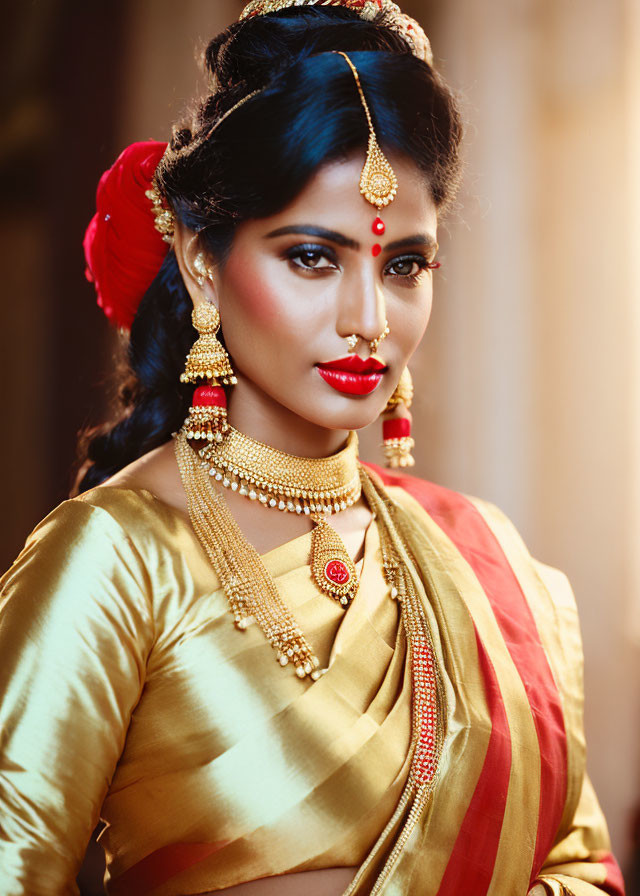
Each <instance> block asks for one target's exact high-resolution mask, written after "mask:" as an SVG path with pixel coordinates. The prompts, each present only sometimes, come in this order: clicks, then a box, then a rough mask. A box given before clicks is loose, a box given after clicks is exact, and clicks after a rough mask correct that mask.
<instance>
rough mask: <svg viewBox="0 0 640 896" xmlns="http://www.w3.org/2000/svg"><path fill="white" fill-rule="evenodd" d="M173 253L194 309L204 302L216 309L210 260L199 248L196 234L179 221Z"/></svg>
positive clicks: (175, 232) (177, 222)
mask: <svg viewBox="0 0 640 896" xmlns="http://www.w3.org/2000/svg"><path fill="white" fill-rule="evenodd" d="M173 251H174V252H175V256H176V261H177V262H178V267H179V268H180V273H181V274H182V279H183V281H184V285H185V286H186V288H187V292H188V293H189V295H190V296H191V301H192V302H193V305H194V307H195V306H196V305H197V304H198V303H199V302H202V301H203V300H205V301H207V302H212V303H213V304H214V305H215V306H216V308H217V307H218V300H217V296H216V290H215V285H214V281H213V267H212V264H211V260H210V259H209V258H208V256H207V254H206V253H205V252H204V250H203V249H202V248H201V243H200V238H199V236H198V234H197V233H194V232H193V231H192V230H189V229H188V228H187V227H185V226H184V224H182V223H181V222H180V221H176V224H175V230H174V234H173ZM198 257H199V258H198Z"/></svg>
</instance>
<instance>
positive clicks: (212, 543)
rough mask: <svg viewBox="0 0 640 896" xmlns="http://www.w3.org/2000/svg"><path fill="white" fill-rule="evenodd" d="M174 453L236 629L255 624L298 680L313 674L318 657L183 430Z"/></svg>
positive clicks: (192, 516)
mask: <svg viewBox="0 0 640 896" xmlns="http://www.w3.org/2000/svg"><path fill="white" fill-rule="evenodd" d="M175 451H176V458H177V461H178V467H179V468H180V476H181V478H182V483H183V486H184V490H185V493H186V496H187V505H188V508H189V517H190V519H191V523H192V525H193V528H194V530H195V533H196V535H197V536H198V538H199V539H200V543H201V544H202V546H203V547H204V549H205V551H206V552H207V554H208V556H209V559H210V560H211V564H212V566H213V568H214V569H215V571H216V574H217V576H218V578H219V580H220V585H221V586H222V588H223V589H224V592H225V594H226V596H227V600H228V601H229V607H230V609H231V612H232V613H233V617H234V620H235V624H236V627H237V628H238V629H240V630H241V631H243V630H244V629H246V628H248V626H249V625H250V624H251V623H252V622H255V623H256V624H257V625H258V626H259V627H260V628H261V630H262V631H263V632H264V634H265V636H266V638H267V640H268V641H269V643H270V644H271V646H272V647H273V649H274V650H275V651H276V659H277V661H278V662H279V663H280V665H281V666H288V665H289V663H291V665H293V666H294V668H295V673H296V675H297V676H298V677H299V678H305V677H306V676H307V675H309V676H310V677H311V678H313V679H314V680H315V679H317V678H319V677H320V675H321V674H322V673H321V671H320V669H319V666H320V662H319V660H318V658H317V657H316V656H315V655H314V653H313V651H312V649H311V646H310V645H309V642H308V641H307V639H306V638H305V637H304V635H303V634H302V631H301V630H300V628H299V626H298V624H297V623H296V621H295V619H294V617H293V615H292V614H291V613H290V611H289V609H288V608H287V606H286V604H285V603H284V602H283V600H282V598H281V597H280V595H279V594H278V589H277V587H276V583H275V582H274V581H273V577H272V576H271V575H270V574H269V572H268V570H267V569H266V567H265V565H264V563H263V562H262V560H261V559H260V555H259V554H258V552H257V551H256V549H255V548H254V547H253V545H251V544H249V542H248V541H247V540H246V538H245V537H244V535H243V534H242V531H241V530H240V527H239V526H238V524H237V523H236V521H235V520H234V518H233V517H232V515H231V513H230V512H229V508H228V507H227V505H226V502H225V500H224V498H223V496H222V494H221V493H220V492H217V491H214V488H213V484H212V482H211V479H210V477H209V476H207V474H206V472H205V471H204V470H203V468H202V466H201V465H200V464H199V463H198V457H197V455H196V453H195V452H194V451H193V450H192V449H191V447H190V446H189V443H188V442H187V438H186V435H185V433H184V432H180V433H179V434H178V435H177V436H176V439H175Z"/></svg>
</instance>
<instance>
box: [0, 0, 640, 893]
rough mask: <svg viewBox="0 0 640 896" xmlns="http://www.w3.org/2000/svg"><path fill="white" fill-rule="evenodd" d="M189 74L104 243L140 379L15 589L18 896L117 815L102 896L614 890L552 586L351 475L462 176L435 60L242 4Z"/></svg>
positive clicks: (399, 405) (101, 271)
mask: <svg viewBox="0 0 640 896" xmlns="http://www.w3.org/2000/svg"><path fill="white" fill-rule="evenodd" d="M206 60H207V65H208V68H209V71H210V74H211V76H212V80H213V89H212V93H211V95H210V96H209V97H208V98H207V99H206V100H205V101H204V102H203V103H202V104H201V106H200V107H199V109H198V111H197V113H196V114H195V116H194V121H193V123H192V124H190V125H189V126H185V127H183V128H180V129H178V130H176V132H175V133H174V135H173V138H172V141H171V143H170V145H169V146H168V147H166V146H165V145H163V144H154V143H148V144H136V145H134V146H133V147H130V148H129V149H128V150H126V151H125V153H123V155H122V156H121V157H120V159H119V160H118V161H117V162H116V164H115V165H114V167H113V168H112V169H110V171H109V172H107V173H106V174H105V176H104V178H103V180H102V181H101V185H100V188H99V191H98V213H97V215H96V217H95V218H94V220H93V221H92V224H91V226H90V228H89V230H88V231H87V238H86V241H85V248H86V252H87V259H88V264H89V275H90V277H91V278H92V279H93V280H94V282H95V284H96V287H97V290H98V296H99V302H100V304H101V305H102V307H103V309H104V310H105V312H106V313H107V314H108V316H109V317H110V319H111V320H113V322H114V323H116V324H117V325H119V326H121V327H123V328H125V329H129V328H130V342H129V358H130V363H131V368H132V373H133V379H132V380H131V381H130V382H129V383H127V384H125V386H124V387H123V396H124V399H125V404H126V408H125V414H124V416H123V417H122V419H121V420H120V421H119V422H117V423H116V425H115V426H113V427H111V428H108V429H107V430H106V431H105V432H104V433H102V434H100V435H97V436H96V437H95V438H94V439H93V440H92V441H91V443H90V444H89V448H88V460H87V464H86V467H85V469H84V474H83V478H82V481H81V483H80V486H79V491H80V492H81V494H80V496H79V497H76V498H74V499H72V500H70V501H68V502H65V503H64V504H62V505H61V506H60V507H58V508H57V509H56V510H54V511H53V513H52V514H50V516H49V517H47V518H46V519H45V520H44V521H43V522H42V523H41V524H40V525H39V526H38V527H37V528H36V530H35V531H34V533H33V534H32V535H31V536H30V538H29V539H28V541H27V544H26V546H25V549H24V551H23V552H22V554H21V555H20V557H19V558H18V560H17V561H16V563H15V564H14V566H13V567H12V569H11V570H10V571H9V572H8V573H7V575H6V576H5V578H4V580H3V605H2V614H1V615H0V652H1V654H2V657H3V662H2V665H1V668H0V688H1V692H2V709H1V714H2V731H3V735H2V737H3V740H2V743H3V754H2V777H1V778H0V781H1V785H0V800H1V802H0V807H1V813H2V814H1V815H0V830H2V838H1V839H0V882H1V884H2V887H1V891H2V893H3V894H17V893H29V894H54V893H56V894H57V893H67V892H74V884H73V880H74V877H75V874H76V872H77V869H78V866H79V864H80V862H81V859H82V854H83V851H84V848H85V846H86V842H87V839H88V837H89V835H90V832H91V830H92V828H93V826H94V825H95V824H96V822H97V821H98V819H99V818H102V819H103V820H104V821H105V822H106V824H107V828H106V831H105V833H104V835H103V837H102V838H101V839H102V842H103V843H104V845H105V850H106V853H107V858H108V879H109V892H110V893H116V894H123V893H132V894H141V893H154V894H195V893H207V892H211V893H212V892H216V893H219V892H223V893H226V892H230V893H234V894H235V893H237V894H247V896H265V894H268V893H271V892H276V890H277V892H278V893H290V894H295V893H299V892H301V891H304V892H305V893H307V894H323V896H324V894H340V893H345V894H369V893H386V894H391V893H393V894H396V893H397V894H400V893H401V894H412V896H413V894H436V893H438V894H440V896H444V894H461V893H464V894H473V896H480V894H488V893H491V894H523V896H524V894H527V893H532V894H541V893H545V892H549V893H555V894H558V893H566V892H569V893H575V894H577V896H580V894H597V893H612V894H621V893H622V892H623V884H622V880H621V878H620V873H619V871H618V869H617V866H616V864H615V861H614V859H613V858H612V857H611V855H610V852H609V844H608V838H607V833H606V827H605V825H604V821H603V819H602V815H601V813H600V810H599V807H598V804H597V801H596V799H595V796H594V795H593V792H592V790H591V789H590V787H589V784H588V781H587V780H586V778H585V771H584V743H583V734H582V722H581V702H582V697H581V678H580V648H579V639H578V633H577V631H578V630H577V624H576V619H575V608H574V604H573V602H572V598H571V595H570V592H569V589H568V587H567V585H566V582H565V580H564V579H563V577H562V576H561V575H560V574H559V573H557V572H555V571H553V570H550V569H548V568H546V567H543V566H541V565H540V564H537V563H535V562H534V561H533V560H531V558H530V557H529V555H528V554H527V552H526V549H525V548H524V546H523V545H522V543H521V542H520V540H519V539H518V536H517V535H516V533H515V532H514V531H513V529H512V527H511V526H510V524H509V523H508V521H506V520H505V519H504V518H503V517H502V516H501V515H500V513H499V512H498V511H497V510H496V509H495V508H492V507H490V506H488V505H486V504H483V503H482V502H479V501H472V500H470V499H466V498H463V497H462V496H460V495H456V494H454V493H451V492H448V491H446V490H444V489H441V488H438V487H436V486H433V485H431V484H428V483H425V482H421V481H420V480H417V479H414V478H411V477H408V476H405V475H402V474H401V473H398V472H394V473H384V472H383V471H381V470H378V469H374V468H372V467H370V466H365V465H362V464H359V462H358V459H357V438H356V436H355V431H357V430H358V429H360V428H362V427H363V426H366V425H367V424H369V423H371V422H372V421H374V420H375V419H376V418H377V417H379V416H380V415H381V414H383V413H384V416H385V446H386V453H387V456H388V459H389V462H390V464H391V465H392V466H396V467H404V466H407V465H409V464H410V462H411V459H410V453H409V452H410V448H411V445H412V440H411V438H410V417H409V412H408V405H409V404H410V397H411V387H410V385H409V383H408V380H407V375H406V374H405V373H404V371H405V369H406V365H407V363H408V361H409V359H410V357H411V355H412V354H413V352H414V351H415V349H416V347H417V346H418V344H419V342H420V339H421V337H422V335H423V333H424V331H425V328H426V326H427V323H428V319H429V312H430V307H431V298H432V271H433V270H434V269H435V268H436V267H437V266H438V265H437V262H436V261H435V256H436V251H437V221H438V216H439V215H440V214H441V213H442V211H443V210H444V208H445V207H446V205H447V203H448V202H449V201H450V200H451V198H452V196H453V193H454V190H455V186H456V181H457V175H458V167H459V166H458V146H459V140H460V123H459V118H458V114H457V112H456V109H455V104H454V102H453V99H452V97H451V95H450V93H449V91H448V90H447V88H446V87H445V86H444V85H443V83H442V82H441V80H440V78H439V77H438V75H437V74H436V73H435V72H434V70H433V67H432V60H431V56H430V49H429V45H428V41H427V40H426V37H425V36H424V33H423V32H422V31H421V29H420V27H419V26H418V25H417V23H415V22H414V21H412V20H411V19H409V18H407V17H406V16H403V15H402V14H401V13H400V11H399V10H398V9H397V7H395V6H394V5H393V4H392V3H390V2H387V0H341V2H340V0H332V2H331V3H328V4H320V3H318V4H315V3H314V2H308V3H304V2H300V0H296V2H295V3H294V2H287V0H267V2H258V0H256V2H253V3H250V4H249V6H248V7H247V8H246V9H245V12H244V13H243V16H242V19H241V21H240V22H239V23H237V24H236V25H234V26H232V27H231V28H230V29H229V30H228V31H227V32H225V33H224V34H223V35H221V36H220V37H218V38H216V39H214V41H212V43H211V44H210V46H209V48H208V50H207V54H206ZM363 164H364V167H363ZM154 228H155V229H154ZM159 234H162V237H161V236H160V235H159ZM192 324H193V326H192ZM194 328H195V331H194ZM223 334H224V336H223ZM194 336H197V338H196V340H195V342H194ZM185 357H186V363H185ZM194 386H195V390H194V388H193V387H194ZM183 421H184V422H183ZM261 505H262V506H261Z"/></svg>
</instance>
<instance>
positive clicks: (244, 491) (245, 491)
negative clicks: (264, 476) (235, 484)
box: [240, 485, 249, 497]
mask: <svg viewBox="0 0 640 896" xmlns="http://www.w3.org/2000/svg"><path fill="white" fill-rule="evenodd" d="M240 494H241V495H244V496H245V497H246V496H247V495H248V494H249V490H248V488H247V486H246V485H241V486H240Z"/></svg>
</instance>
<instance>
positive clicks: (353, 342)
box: [345, 333, 360, 352]
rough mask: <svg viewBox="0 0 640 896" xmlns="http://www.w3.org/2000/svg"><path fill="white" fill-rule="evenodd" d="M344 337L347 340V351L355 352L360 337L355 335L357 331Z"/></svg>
mask: <svg viewBox="0 0 640 896" xmlns="http://www.w3.org/2000/svg"><path fill="white" fill-rule="evenodd" d="M345 339H346V340H347V345H348V346H349V351H350V352H355V350H356V346H357V344H358V342H359V341H360V337H359V336H358V335H357V333H353V335H351V336H345Z"/></svg>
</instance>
